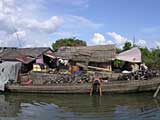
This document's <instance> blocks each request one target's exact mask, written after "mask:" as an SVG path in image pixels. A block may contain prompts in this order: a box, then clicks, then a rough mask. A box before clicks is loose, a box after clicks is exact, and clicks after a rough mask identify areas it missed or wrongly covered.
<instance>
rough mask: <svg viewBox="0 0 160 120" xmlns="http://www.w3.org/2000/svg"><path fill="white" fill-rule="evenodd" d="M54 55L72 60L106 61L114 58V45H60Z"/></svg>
mask: <svg viewBox="0 0 160 120" xmlns="http://www.w3.org/2000/svg"><path fill="white" fill-rule="evenodd" d="M56 56H57V57H61V58H63V59H71V60H74V61H90V62H108V61H110V60H112V59H114V58H115V46H114V45H97V46H87V47H84V46H83V47H61V48H60V49H59V50H58V52H56Z"/></svg>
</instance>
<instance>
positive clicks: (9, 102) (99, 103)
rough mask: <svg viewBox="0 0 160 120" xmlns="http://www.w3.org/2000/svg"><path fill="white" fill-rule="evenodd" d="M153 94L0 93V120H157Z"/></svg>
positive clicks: (159, 111) (159, 103) (159, 105)
mask: <svg viewBox="0 0 160 120" xmlns="http://www.w3.org/2000/svg"><path fill="white" fill-rule="evenodd" d="M151 96H152V94H150V93H143V94H130V95H129V94H128V95H104V96H102V97H100V96H92V97H90V96H89V95H75V94H73V95H72V94H70V95H66V94H62V95H59V94H18V93H17V94H0V109H1V110H0V120H1V119H3V120H8V119H9V118H10V119H11V120H44V119H45V120H50V119H54V120H59V119H60V120H72V119H73V120H74V119H77V120H81V119H83V120H84V119H85V120H89V119H93V120H94V119H95V120H97V119H100V120H101V119H102V120H112V119H113V120H135V119H136V120H159V118H160V99H152V97H151Z"/></svg>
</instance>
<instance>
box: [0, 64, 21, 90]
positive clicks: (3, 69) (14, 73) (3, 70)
mask: <svg viewBox="0 0 160 120" xmlns="http://www.w3.org/2000/svg"><path fill="white" fill-rule="evenodd" d="M20 68H21V63H20V62H3V63H1V64H0V90H1V91H4V88H5V84H6V83H7V82H8V81H9V80H11V81H14V82H17V79H18V73H19V70H20Z"/></svg>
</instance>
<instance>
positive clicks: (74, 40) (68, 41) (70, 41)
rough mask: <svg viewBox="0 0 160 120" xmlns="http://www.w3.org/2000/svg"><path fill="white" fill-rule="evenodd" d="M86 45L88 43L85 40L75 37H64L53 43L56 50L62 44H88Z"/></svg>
mask: <svg viewBox="0 0 160 120" xmlns="http://www.w3.org/2000/svg"><path fill="white" fill-rule="evenodd" d="M86 45H87V44H86V42H85V41H83V40H79V39H77V38H75V37H73V38H63V39H58V40H56V42H55V43H53V44H52V48H53V49H54V50H57V49H58V48H60V47H62V46H86Z"/></svg>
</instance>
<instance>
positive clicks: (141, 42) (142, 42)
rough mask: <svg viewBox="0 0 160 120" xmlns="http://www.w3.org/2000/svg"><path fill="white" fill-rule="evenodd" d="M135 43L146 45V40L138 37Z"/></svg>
mask: <svg viewBox="0 0 160 120" xmlns="http://www.w3.org/2000/svg"><path fill="white" fill-rule="evenodd" d="M136 44H137V45H138V46H141V47H145V46H146V41H145V40H142V39H139V40H138V42H137V43H136Z"/></svg>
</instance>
